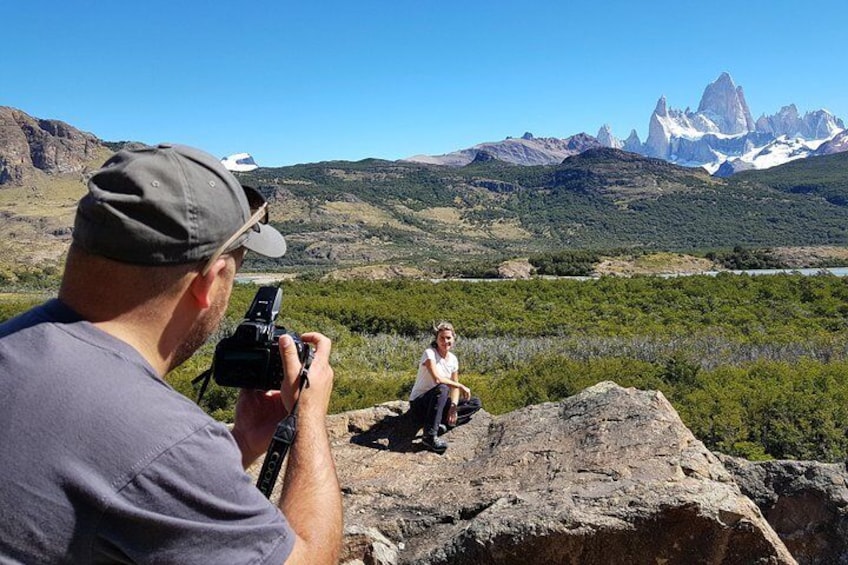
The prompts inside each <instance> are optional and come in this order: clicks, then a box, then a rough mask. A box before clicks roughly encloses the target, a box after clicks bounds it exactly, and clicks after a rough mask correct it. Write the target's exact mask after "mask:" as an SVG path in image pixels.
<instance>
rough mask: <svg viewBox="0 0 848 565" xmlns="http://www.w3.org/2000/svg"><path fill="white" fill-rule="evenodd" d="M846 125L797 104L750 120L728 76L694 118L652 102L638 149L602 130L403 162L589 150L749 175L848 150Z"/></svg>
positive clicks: (529, 161) (524, 161) (529, 157)
mask: <svg viewBox="0 0 848 565" xmlns="http://www.w3.org/2000/svg"><path fill="white" fill-rule="evenodd" d="M844 131H845V124H844V123H843V121H842V120H841V119H839V118H837V117H836V116H834V115H833V114H831V113H830V112H828V111H827V110H824V109H820V110H815V111H812V112H807V113H805V114H804V115H803V116H802V115H801V114H800V113H799V112H798V109H797V108H796V107H795V105H794V104H790V105H788V106H784V107H783V108H781V109H780V110H779V111H778V112H777V113H776V114H773V115H770V116H768V115H765V114H763V115H761V116H760V117H759V118H757V119H756V120H754V119H753V116H752V114H751V110H750V108H749V107H748V103H747V102H746V101H745V93H744V91H743V90H742V87H741V86H736V84H734V82H733V79H732V78H731V76H730V75H729V74H728V73H722V74H721V75H720V76H719V77H718V78H717V79H716V80H715V82H712V83H710V84H709V85H707V87H706V88H705V89H704V94H703V95H702V96H701V101H700V103H699V104H698V109H697V110H696V111H694V112H693V111H691V110H690V109H689V108H687V109H686V110H677V109H675V108H672V107H671V106H670V105H669V104H668V101H667V100H666V98H665V96H661V97H660V99H659V100H658V101H657V105H656V107H655V108H654V111H653V113H652V114H651V117H650V119H649V121H648V138H647V139H646V140H645V142H644V143H642V142H641V141H640V140H639V136H638V135H637V133H636V131H635V130H633V131H632V132H631V133H630V135H629V136H628V137H627V139H626V140H624V141H623V142H622V141H621V140H619V139H617V138H616V137H615V136H614V135H613V134H612V128H611V127H610V126H609V125H606V124H605V125H603V126H602V127H601V128H600V130H599V131H598V135H597V136H596V137H592V136H590V135H588V134H585V133H581V134H578V135H575V136H572V137H569V138H565V139H558V138H553V137H546V138H535V137H533V136H532V135H531V134H529V133H528V134H525V135H524V136H522V137H521V138H518V139H514V138H509V137H508V138H507V139H505V140H503V141H496V142H488V143H481V144H479V145H475V146H474V147H470V148H468V149H462V150H459V151H454V152H452V153H447V154H445V155H435V156H428V155H416V156H415V157H410V158H409V159H406V160H408V161H416V162H421V163H433V164H441V165H451V166H463V165H466V164H468V163H470V162H472V161H473V160H474V159H475V158H476V156H477V155H478V154H479V153H481V152H484V153H486V154H487V155H488V156H490V157H494V158H496V159H500V160H502V161H506V162H508V163H514V164H519V165H547V164H554V163H559V162H561V161H562V160H563V159H565V158H567V157H570V156H571V155H574V154H576V153H580V152H582V151H584V150H585V149H589V148H591V147H597V146H601V147H612V148H616V149H624V150H625V151H630V152H632V153H639V154H641V155H645V156H648V157H656V158H660V159H664V160H666V161H670V162H672V163H676V164H679V165H684V166H689V167H703V168H705V169H706V170H707V171H709V172H710V173H716V174H719V175H730V174H733V173H734V172H737V171H741V170H747V169H764V168H768V167H773V166H775V165H780V164H782V163H786V162H788V161H792V160H795V159H802V158H805V157H808V156H810V155H813V154H822V152H827V151H829V152H839V151H846V150H848V136H846V134H844Z"/></svg>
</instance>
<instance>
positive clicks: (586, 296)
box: [0, 273, 848, 462]
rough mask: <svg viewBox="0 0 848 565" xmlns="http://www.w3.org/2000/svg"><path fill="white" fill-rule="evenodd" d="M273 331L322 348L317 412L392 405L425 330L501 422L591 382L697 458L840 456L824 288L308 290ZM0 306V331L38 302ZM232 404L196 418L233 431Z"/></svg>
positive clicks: (377, 285)
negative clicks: (640, 405) (437, 333)
mask: <svg viewBox="0 0 848 565" xmlns="http://www.w3.org/2000/svg"><path fill="white" fill-rule="evenodd" d="M282 289H283V303H282V309H281V312H280V315H279V317H278V318H277V320H276V323H277V324H278V325H279V326H282V327H285V328H286V329H288V330H291V331H295V332H298V333H302V332H306V331H321V332H323V333H325V334H326V335H328V336H329V337H331V338H332V340H333V354H332V359H331V361H332V364H333V367H334V369H335V374H336V380H335V387H334V393H333V397H332V401H331V411H332V412H340V411H345V410H351V409H357V408H364V407H368V406H372V405H374V404H376V403H380V402H384V401H388V400H397V399H406V398H407V395H408V393H409V390H410V389H411V387H412V383H413V381H414V378H415V371H416V363H417V361H418V359H419V358H420V355H421V352H422V351H423V349H424V348H425V347H426V346H427V345H428V343H429V341H430V336H429V333H428V329H429V328H431V327H432V325H433V323H434V322H436V321H438V320H443V319H444V320H450V321H451V322H453V323H454V325H455V326H456V327H457V331H458V334H459V340H458V343H457V346H456V348H455V353H456V354H457V356H458V357H459V360H460V374H461V379H462V380H463V382H465V383H466V384H468V385H469V386H470V387H471V389H472V391H473V393H474V394H475V395H478V396H480V397H481V399H482V400H483V404H484V408H485V409H486V410H487V411H489V412H490V413H493V414H503V413H506V412H509V411H511V410H515V409H517V408H521V407H523V406H527V405H530V404H536V403H541V402H548V401H557V400H560V399H562V398H565V397H567V396H569V395H573V394H575V393H577V392H579V391H580V390H582V389H583V388H585V387H587V386H590V385H592V384H594V383H597V382H600V381H604V380H611V381H614V382H616V383H618V384H620V385H622V386H627V387H637V388H641V389H648V390H660V391H662V392H663V394H664V395H665V396H666V397H667V398H668V399H669V400H670V401H671V403H672V404H673V405H674V406H675V408H676V409H677V410H678V412H679V413H680V416H681V418H682V419H683V421H684V422H685V423H686V425H687V426H689V428H690V429H691V430H692V432H693V433H694V434H695V436H696V437H698V438H699V439H700V440H702V441H703V442H704V443H705V444H706V445H707V446H708V447H709V448H710V449H713V450H716V451H720V452H723V453H728V454H732V455H737V456H742V457H746V458H749V459H752V460H763V459H770V458H778V459H815V460H819V461H831V462H832V461H838V460H842V459H844V458H845V457H846V455H848V345H846V343H848V342H846V338H848V282H846V281H845V280H844V279H842V278H840V277H836V276H833V275H829V274H824V273H822V274H820V275H815V276H802V275H800V274H781V275H769V276H753V275H737V274H729V273H723V274H719V275H717V276H707V275H696V276H687V277H676V278H662V277H647V276H641V277H632V278H623V277H612V276H607V277H601V278H597V279H591V280H584V281H580V280H573V279H554V280H544V279H533V280H526V281H479V282H467V281H466V282H463V281H445V282H427V281H414V280H394V281H314V280H301V281H299V280H293V281H286V282H285V283H283V284H282ZM256 290H257V287H256V286H254V285H252V284H239V285H236V287H235V289H234V292H233V296H232V300H231V302H230V306H229V309H228V311H227V314H226V317H225V320H224V321H223V323H222V325H221V327H220V328H219V330H218V332H217V333H216V334H215V335H213V336H212V337H211V338H210V339H209V341H208V342H207V344H206V345H204V346H203V347H202V348H201V349H200V350H199V351H198V352H197V353H196V354H195V355H194V357H192V358H191V359H190V360H189V361H187V362H186V363H185V364H184V365H183V366H181V367H180V368H178V369H176V370H175V371H173V372H172V373H171V374H170V375H168V381H169V382H170V383H171V384H172V386H174V387H175V388H176V389H177V390H179V391H180V392H182V393H183V394H185V395H186V396H189V397H191V398H192V399H194V398H195V397H196V394H197V387H196V386H195V385H192V382H191V381H192V380H193V379H194V378H195V377H196V376H197V375H198V374H200V373H201V372H202V371H203V370H205V369H206V368H207V367H208V366H209V364H210V363H211V360H212V354H213V350H214V345H215V344H216V343H217V342H218V341H219V340H220V339H221V338H222V337H224V336H226V335H229V334H230V333H231V332H232V331H233V329H234V328H235V327H236V326H237V325H238V323H239V322H240V321H241V319H242V317H243V315H244V314H245V312H246V311H247V309H248V307H249V305H250V302H251V300H252V298H253V296H254V294H255V292H256ZM14 296H15V297H14V298H10V297H9V295H6V296H5V297H4V298H3V299H2V300H0V319H6V318H8V317H10V316H12V315H14V314H15V313H16V312H18V311H21V310H23V309H25V308H27V307H29V306H31V305H32V304H35V303H37V302H38V301H40V300H41V299H42V298H43V296H30V297H28V298H21V295H14ZM235 395H236V391H235V390H233V389H229V388H222V387H218V386H216V385H214V384H213V385H212V386H210V390H209V391H208V392H207V394H206V397H205V398H204V401H203V407H204V409H206V410H207V411H209V413H210V414H212V415H213V416H214V417H216V418H218V419H220V420H224V421H226V420H228V419H230V418H231V417H232V407H233V401H234V398H235Z"/></svg>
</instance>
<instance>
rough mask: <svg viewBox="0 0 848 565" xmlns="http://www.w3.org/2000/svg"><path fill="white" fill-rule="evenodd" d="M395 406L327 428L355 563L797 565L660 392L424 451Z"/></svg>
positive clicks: (478, 421) (598, 401)
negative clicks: (436, 451) (441, 449)
mask: <svg viewBox="0 0 848 565" xmlns="http://www.w3.org/2000/svg"><path fill="white" fill-rule="evenodd" d="M406 409H407V404H406V403H405V402H395V403H389V404H383V405H380V406H376V407H374V408H372V409H367V410H359V411H354V412H348V413H345V414H339V415H335V416H331V417H330V418H329V419H328V422H329V429H330V434H331V440H332V443H333V449H334V456H335V459H336V462H337V467H338V473H339V478H340V480H341V485H342V489H343V491H344V508H345V532H346V535H345V547H344V551H343V562H346V563H366V564H370V563H375V564H376V563H380V564H387V563H420V564H436V563H459V564H462V563H469V564H471V563H474V564H480V563H521V562H523V563H580V564H595V563H597V564H610V563H646V564H647V563H651V564H655V563H668V564H671V563H681V564H683V563H686V564H690V563H728V564H730V563H739V564H746V565H747V564H752V563H794V562H795V561H794V560H793V558H792V556H791V555H790V554H789V553H788V551H787V550H786V548H785V546H784V545H783V543H782V542H781V541H780V539H779V538H778V537H777V535H776V534H775V533H774V531H773V530H772V529H771V527H770V526H769V525H768V523H767V522H766V521H765V520H764V518H763V516H762V514H761V513H760V511H759V510H758V508H757V507H756V506H755V505H754V503H753V502H751V500H750V499H748V498H747V497H745V496H744V495H743V494H742V493H741V492H740V490H739V488H738V487H737V486H736V484H735V483H734V482H733V479H732V477H731V476H730V474H729V473H728V472H727V471H726V470H725V468H724V467H723V466H722V464H721V462H720V461H719V460H718V459H717V458H716V456H714V455H713V454H712V453H711V452H710V451H708V450H707V449H706V448H705V447H704V446H703V444H702V443H701V442H700V441H698V440H696V439H695V438H694V437H693V436H692V434H691V433H690V432H689V430H688V429H687V428H686V427H685V426H684V425H683V423H682V422H681V420H680V418H679V417H678V415H677V413H676V412H675V410H674V409H673V408H672V406H671V405H670V404H669V402H668V401H667V400H666V399H665V397H664V396H663V395H662V394H661V393H659V392H644V391H639V390H635V389H624V388H621V387H619V386H617V385H615V384H614V383H610V382H605V383H600V384H598V385H596V386H594V387H591V388H589V389H586V390H585V391H583V392H582V393H580V394H578V395H576V396H573V397H570V398H568V399H565V400H563V401H562V402H560V403H547V404H541V405H537V406H531V407H528V408H524V409H522V410H518V411H515V412H512V413H510V414H505V415H503V416H497V417H495V416H491V415H489V414H487V413H485V412H480V413H478V414H477V415H476V416H475V417H474V418H473V419H472V421H471V422H470V423H469V424H467V425H465V426H461V427H459V428H457V429H455V430H453V431H451V432H450V433H448V434H446V435H445V436H444V437H445V439H446V440H447V441H448V442H449V443H450V447H449V449H448V451H447V453H446V454H444V455H442V456H439V455H436V454H434V453H430V452H428V451H424V450H423V448H422V446H421V445H420V443H419V441H418V437H417V436H416V434H417V433H418V432H419V429H418V426H416V425H415V423H413V422H411V421H410V420H409V418H408V417H407V416H406V415H405V413H406Z"/></svg>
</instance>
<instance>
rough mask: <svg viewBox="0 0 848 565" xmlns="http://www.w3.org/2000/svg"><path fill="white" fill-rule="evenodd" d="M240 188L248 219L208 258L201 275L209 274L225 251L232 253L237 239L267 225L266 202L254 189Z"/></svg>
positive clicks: (248, 187)
mask: <svg viewBox="0 0 848 565" xmlns="http://www.w3.org/2000/svg"><path fill="white" fill-rule="evenodd" d="M242 188H243V189H244V195H245V196H246V197H247V204H248V206H250V212H251V214H250V217H249V218H248V219H247V221H246V222H245V223H244V224H243V225H242V226H241V227H240V228H239V229H237V230H236V231H235V232H234V233H233V235H231V236H230V237H229V238H228V239H227V241H225V242H224V243H222V244H221V245H220V247H218V249H216V250H215V252H214V253H213V254H212V255H211V256H210V257H209V260H208V261H206V263H205V264H204V265H203V270H202V271H200V273H201V274H202V275H206V274H207V273H208V272H209V270H210V269H211V268H212V265H214V264H215V261H217V260H218V258H220V257H221V255H223V254H224V253H226V252H227V251H232V250H231V249H230V246H232V245H233V244H234V243H235V242H236V240H237V239H238V238H239V237H241V236H242V235H243V234H245V233H246V232H247V231H248V230H251V229H253V230H258V227H257V225H258V224H267V223H268V202H267V201H266V200H265V198H264V197H263V196H262V195H261V194H260V193H259V191H258V190H256V189H255V188H252V187H250V186H242Z"/></svg>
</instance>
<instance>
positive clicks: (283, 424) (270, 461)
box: [256, 355, 312, 498]
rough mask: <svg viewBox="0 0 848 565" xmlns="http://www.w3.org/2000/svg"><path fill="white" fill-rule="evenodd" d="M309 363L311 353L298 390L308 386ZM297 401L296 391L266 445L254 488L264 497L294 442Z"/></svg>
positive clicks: (301, 373) (298, 397) (270, 489)
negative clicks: (288, 411) (294, 397)
mask: <svg viewBox="0 0 848 565" xmlns="http://www.w3.org/2000/svg"><path fill="white" fill-rule="evenodd" d="M311 364H312V355H309V357H308V358H307V359H306V361H305V362H304V363H303V367H302V368H301V369H300V373H299V374H298V377H297V378H298V379H299V380H300V386H299V391H302V390H303V389H304V388H309V376H308V375H309V366H310V365H311ZM299 402H300V394H299V393H298V395H297V400H295V401H294V406H292V410H291V412H290V413H289V415H288V416H286V417H285V418H283V419H282V420H280V423H279V424H277V429H276V430H275V431H274V437H273V438H271V444H270V445H269V446H268V452H267V453H266V454H265V461H264V462H263V463H262V469H261V470H260V471H259V479H258V480H257V481H256V488H258V489H259V491H260V492H261V493H262V494H264V495H265V498H271V492H272V491H273V490H274V485H275V484H276V482H277V477H278V476H279V474H280V469H281V468H282V466H283V461H284V460H285V458H286V455H287V454H288V451H289V447H291V444H292V443H294V436H295V433H297V405H298V403H299Z"/></svg>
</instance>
